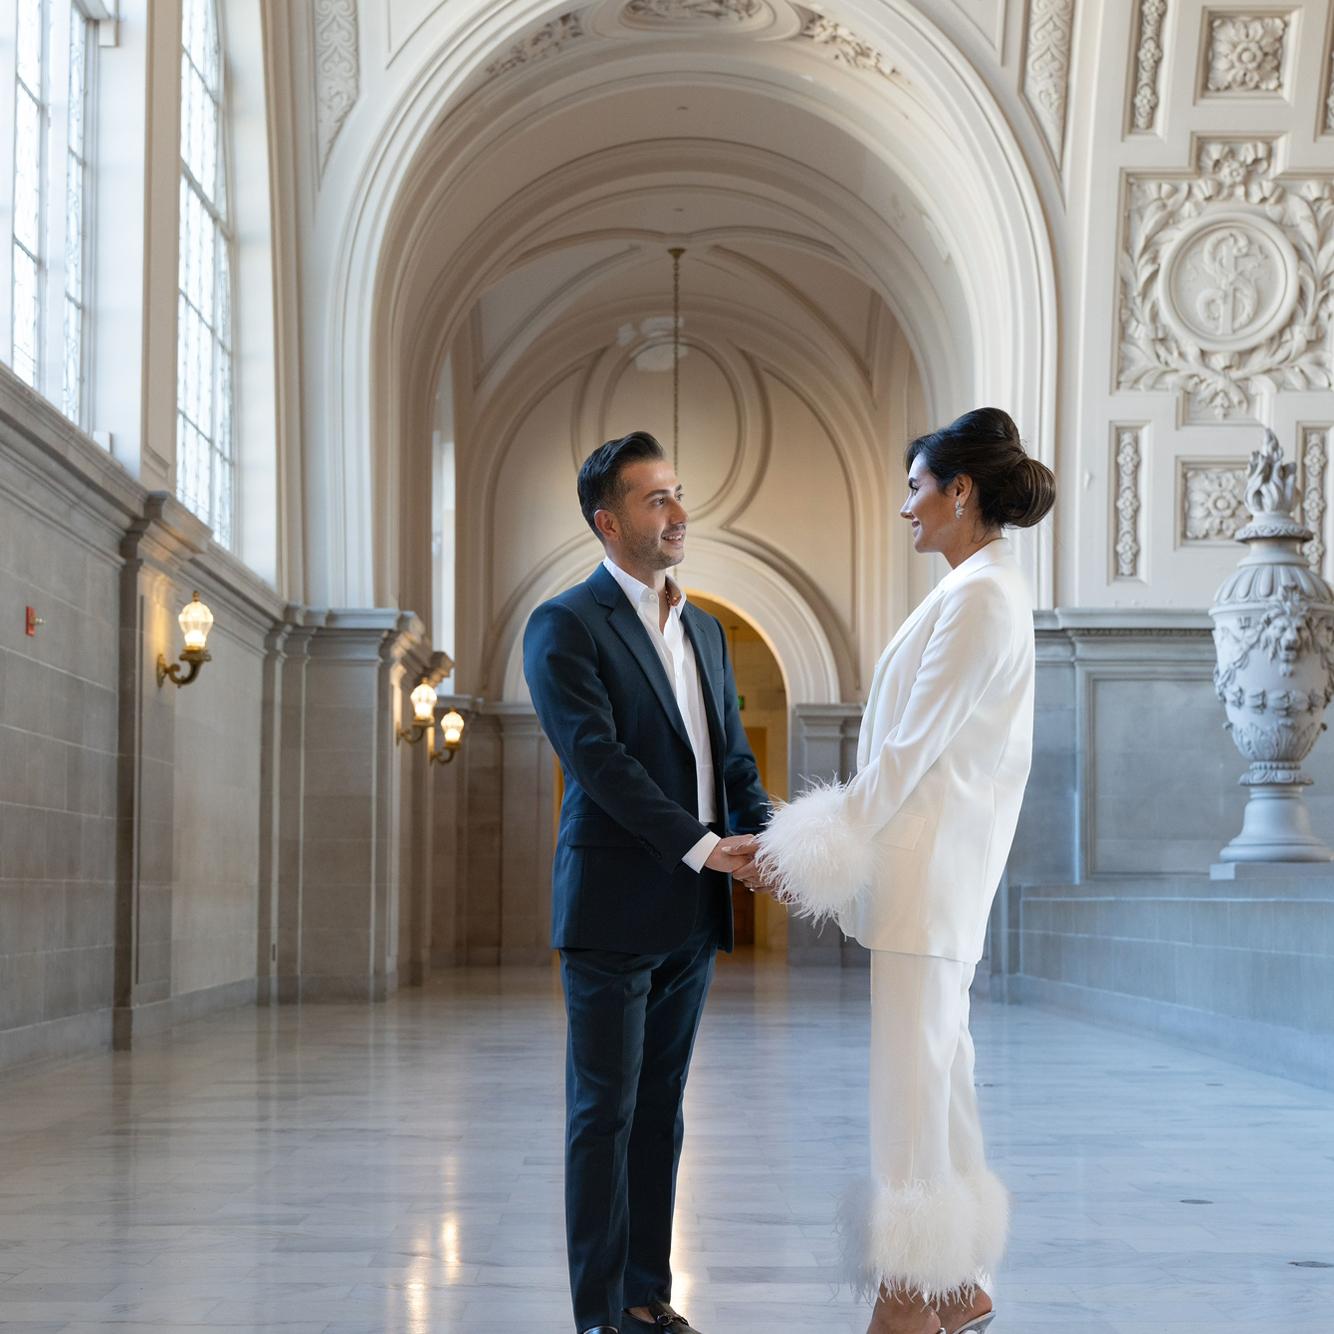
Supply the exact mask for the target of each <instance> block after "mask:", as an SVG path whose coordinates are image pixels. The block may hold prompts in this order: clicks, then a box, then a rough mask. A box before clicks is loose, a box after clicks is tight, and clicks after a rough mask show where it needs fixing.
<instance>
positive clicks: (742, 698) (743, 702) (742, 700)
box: [736, 695, 746, 709]
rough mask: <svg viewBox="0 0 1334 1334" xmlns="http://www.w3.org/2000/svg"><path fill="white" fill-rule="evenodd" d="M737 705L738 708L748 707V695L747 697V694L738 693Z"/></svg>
mask: <svg viewBox="0 0 1334 1334" xmlns="http://www.w3.org/2000/svg"><path fill="white" fill-rule="evenodd" d="M736 706H737V708H738V709H744V708H745V707H746V697H745V695H738V696H737V697H736Z"/></svg>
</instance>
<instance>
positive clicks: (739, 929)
mask: <svg viewBox="0 0 1334 1334" xmlns="http://www.w3.org/2000/svg"><path fill="white" fill-rule="evenodd" d="M686 596H687V597H689V599H690V601H691V602H693V603H694V605H695V606H697V607H699V608H700V609H701V610H702V611H707V612H708V613H709V614H710V615H711V616H716V617H717V618H718V620H719V621H721V622H722V626H723V629H724V630H726V632H727V648H728V652H729V653H730V654H731V657H732V670H733V672H734V674H735V676H736V689H737V696H738V703H739V705H740V707H741V723H742V725H743V726H744V727H745V729H746V737H747V739H748V740H749V741H750V748H751V750H753V751H754V752H755V762H756V763H757V764H758V765H759V770H760V781H761V782H762V783H763V784H764V790H765V791H766V792H768V794H769V795H770V796H771V797H774V798H776V799H777V800H779V801H785V800H786V799H787V795H788V750H787V741H788V698H787V686H786V684H785V683H784V679H783V668H782V664H781V663H780V662H779V661H778V659H777V658H776V657H775V656H774V651H773V649H771V648H770V647H769V642H768V640H767V639H765V637H764V636H763V635H762V634H761V633H760V631H759V629H758V628H757V627H756V626H755V625H753V624H752V623H751V622H750V621H749V620H747V619H746V617H745V616H743V615H742V614H741V613H740V612H739V611H737V610H736V609H735V608H734V607H731V606H729V605H728V604H727V603H725V602H719V601H716V600H715V599H713V598H711V597H709V596H708V594H707V593H701V592H698V591H694V590H691V589H689V588H687V590H686ZM732 917H733V921H734V923H735V926H736V943H737V948H738V949H739V950H745V949H747V948H753V949H756V950H764V951H774V952H784V951H786V949H787V911H786V909H784V908H783V907H782V905H781V904H778V903H775V902H774V901H773V899H771V898H770V897H769V896H768V895H767V894H752V893H751V892H750V890H748V889H747V888H746V887H745V886H744V885H736V886H734V887H733V889H732Z"/></svg>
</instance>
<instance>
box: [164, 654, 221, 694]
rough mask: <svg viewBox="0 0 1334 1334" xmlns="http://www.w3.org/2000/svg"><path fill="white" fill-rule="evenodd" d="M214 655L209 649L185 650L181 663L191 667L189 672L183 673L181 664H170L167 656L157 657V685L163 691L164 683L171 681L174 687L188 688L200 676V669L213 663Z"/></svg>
mask: <svg viewBox="0 0 1334 1334" xmlns="http://www.w3.org/2000/svg"><path fill="white" fill-rule="evenodd" d="M212 661H213V655H212V654H211V653H210V652H209V651H208V650H207V649H190V648H187V649H184V650H182V652H181V662H184V663H187V664H188V665H189V670H188V671H185V672H182V671H181V665H180V662H173V663H170V664H169V663H168V662H167V658H166V655H165V654H162V653H159V654H158V655H157V683H158V688H159V689H161V687H162V684H163V682H164V681H167V680H170V681H171V682H172V684H173V685H177V686H188V685H189V684H190V683H191V682H192V681H193V680H194V679H195V678H196V677H197V676H198V675H199V669H200V668H201V667H202V666H203V665H204V664H205V663H206V662H212Z"/></svg>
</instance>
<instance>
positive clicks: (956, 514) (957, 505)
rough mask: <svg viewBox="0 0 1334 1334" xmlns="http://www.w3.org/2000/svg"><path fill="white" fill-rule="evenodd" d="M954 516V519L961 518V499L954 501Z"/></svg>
mask: <svg viewBox="0 0 1334 1334" xmlns="http://www.w3.org/2000/svg"><path fill="white" fill-rule="evenodd" d="M954 517H955V518H956V519H962V518H963V501H962V500H956V501H955V502H954Z"/></svg>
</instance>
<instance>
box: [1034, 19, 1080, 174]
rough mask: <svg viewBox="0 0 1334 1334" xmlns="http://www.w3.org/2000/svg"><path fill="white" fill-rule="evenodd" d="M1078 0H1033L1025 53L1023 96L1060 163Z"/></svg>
mask: <svg viewBox="0 0 1334 1334" xmlns="http://www.w3.org/2000/svg"><path fill="white" fill-rule="evenodd" d="M1074 26H1075V0H1032V4H1031V7H1030V9H1029V15H1028V43H1027V49H1026V51H1025V55H1024V95H1025V97H1027V99H1028V104H1029V106H1031V107H1032V108H1033V113H1034V114H1035V115H1036V116H1037V119H1038V125H1039V126H1040V127H1041V129H1042V134H1043V137H1044V138H1045V139H1046V141H1047V146H1048V147H1049V148H1050V149H1051V151H1052V155H1053V156H1054V157H1055V158H1056V161H1057V162H1060V160H1061V150H1062V148H1063V147H1064V145H1065V103H1066V98H1067V96H1068V93H1069V87H1070V44H1071V41H1072V38H1073V35H1074Z"/></svg>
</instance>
